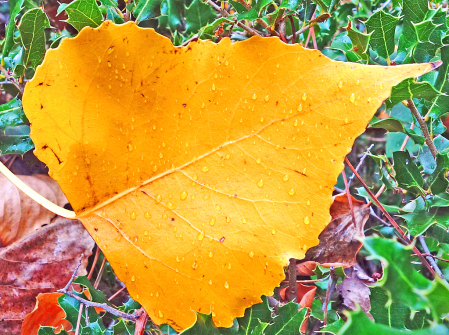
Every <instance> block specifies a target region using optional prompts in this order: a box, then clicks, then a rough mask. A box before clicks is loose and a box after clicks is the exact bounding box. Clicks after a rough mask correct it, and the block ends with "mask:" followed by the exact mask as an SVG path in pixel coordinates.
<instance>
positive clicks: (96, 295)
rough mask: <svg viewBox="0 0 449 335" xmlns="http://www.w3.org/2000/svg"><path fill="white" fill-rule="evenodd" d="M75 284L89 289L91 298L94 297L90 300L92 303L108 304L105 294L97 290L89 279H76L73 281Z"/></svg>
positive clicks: (82, 277) (84, 277) (81, 277)
mask: <svg viewBox="0 0 449 335" xmlns="http://www.w3.org/2000/svg"><path fill="white" fill-rule="evenodd" d="M73 283H74V284H79V285H81V286H84V287H85V288H87V289H88V290H89V293H90V296H91V297H92V298H91V299H90V300H91V301H95V302H99V303H108V299H107V298H106V296H105V295H104V293H103V292H101V291H99V290H97V289H95V288H94V286H93V285H92V284H91V282H90V281H89V279H87V277H86V276H80V277H76V278H75V280H74V281H73Z"/></svg>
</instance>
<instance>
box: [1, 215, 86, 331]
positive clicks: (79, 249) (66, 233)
mask: <svg viewBox="0 0 449 335" xmlns="http://www.w3.org/2000/svg"><path fill="white" fill-rule="evenodd" d="M93 246H94V242H93V240H92V239H91V238H90V236H89V234H88V233H87V231H86V230H84V228H83V226H82V225H81V224H80V223H79V222H78V221H70V220H65V219H64V220H58V221H57V222H55V223H53V224H50V225H48V226H46V227H43V228H41V229H39V230H38V231H37V232H36V233H34V234H33V235H30V236H27V237H24V238H22V239H20V240H18V241H16V242H14V243H13V244H11V245H9V246H8V247H5V248H3V249H0V268H1V269H2V271H1V272H0V320H1V321H0V334H20V328H21V325H22V320H23V319H24V318H25V316H26V315H27V314H28V313H30V312H31V311H32V310H33V308H34V306H35V305H36V296H37V295H38V294H39V293H46V292H54V291H56V290H58V289H60V288H63V287H64V286H65V285H66V284H67V282H68V281H69V279H70V277H71V276H72V273H73V270H74V269H75V267H76V264H77V263H78V259H79V257H80V255H81V254H82V253H84V255H85V256H84V259H83V262H82V266H81V267H80V269H79V270H78V275H83V274H85V272H86V270H85V266H86V264H87V258H88V257H89V255H90V253H91V250H92V248H93Z"/></svg>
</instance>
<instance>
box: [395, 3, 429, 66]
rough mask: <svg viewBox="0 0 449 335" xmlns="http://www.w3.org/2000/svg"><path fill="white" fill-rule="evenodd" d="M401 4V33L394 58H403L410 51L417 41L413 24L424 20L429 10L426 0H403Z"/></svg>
mask: <svg viewBox="0 0 449 335" xmlns="http://www.w3.org/2000/svg"><path fill="white" fill-rule="evenodd" d="M402 6H403V9H402V17H403V18H402V22H403V23H402V33H401V36H400V38H399V46H398V57H396V58H404V55H405V54H410V53H411V52H412V49H413V48H414V47H415V45H416V44H417V43H418V37H417V35H416V29H415V27H414V25H413V24H414V23H415V24H416V23H419V22H422V21H424V20H425V17H426V13H427V11H428V10H429V5H428V0H403V4H402ZM401 54H402V55H401Z"/></svg>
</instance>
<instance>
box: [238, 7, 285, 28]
mask: <svg viewBox="0 0 449 335" xmlns="http://www.w3.org/2000/svg"><path fill="white" fill-rule="evenodd" d="M236 1H237V2H238V3H240V4H242V5H243V6H245V8H246V9H247V10H248V11H250V10H251V9H252V7H251V5H250V4H249V3H247V2H246V1H245V0H236ZM256 22H257V23H259V24H260V25H261V26H262V27H264V28H265V29H266V30H267V31H268V32H269V33H270V34H271V35H273V36H277V37H280V36H279V33H278V32H277V31H276V30H274V29H271V27H270V25H269V24H268V23H266V22H265V21H264V20H263V19H261V18H258V19H256Z"/></svg>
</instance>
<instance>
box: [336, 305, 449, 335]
mask: <svg viewBox="0 0 449 335" xmlns="http://www.w3.org/2000/svg"><path fill="white" fill-rule="evenodd" d="M355 334H357V335H374V334H388V335H429V334H432V335H449V329H447V328H446V327H445V326H443V325H438V324H436V323H435V324H432V326H431V327H430V328H426V329H419V330H412V331H410V330H399V329H394V328H391V327H389V326H386V325H382V324H376V323H374V322H372V321H371V320H370V319H369V318H368V317H367V316H366V314H365V313H364V312H363V311H362V310H361V309H359V310H358V311H355V312H351V313H348V321H347V322H346V323H345V325H344V326H343V328H342V329H341V331H340V332H339V333H338V335H355Z"/></svg>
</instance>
